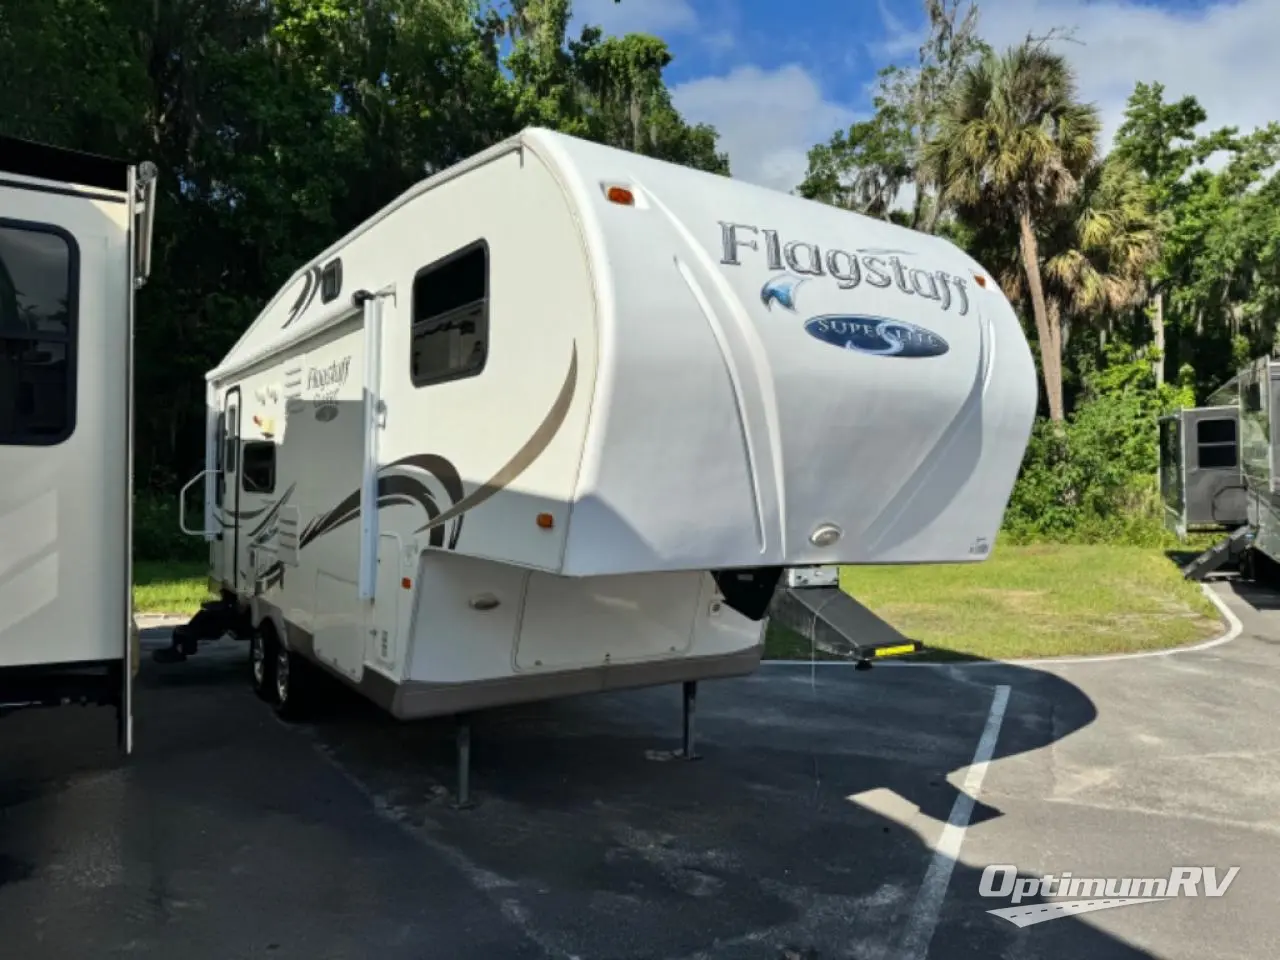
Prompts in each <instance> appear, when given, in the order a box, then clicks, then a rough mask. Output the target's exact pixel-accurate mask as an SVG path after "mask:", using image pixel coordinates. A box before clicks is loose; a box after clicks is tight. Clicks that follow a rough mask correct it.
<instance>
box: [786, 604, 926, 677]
mask: <svg viewBox="0 0 1280 960" xmlns="http://www.w3.org/2000/svg"><path fill="white" fill-rule="evenodd" d="M769 619H770V620H771V621H772V622H774V623H778V624H781V625H782V626H784V627H787V628H788V629H790V630H794V631H795V632H796V633H798V634H800V635H801V636H802V637H805V638H806V639H808V640H809V641H810V642H812V643H813V644H814V645H815V646H817V647H818V648H819V649H821V650H823V651H826V652H829V653H834V654H838V655H841V656H847V657H849V658H850V659H852V660H859V661H864V662H868V663H869V662H871V661H874V660H880V659H883V658H885V657H897V656H903V655H904V654H910V653H918V652H919V651H920V650H921V649H922V644H921V643H920V642H919V641H917V640H912V639H911V638H910V637H907V636H904V635H903V634H901V633H899V632H898V631H897V630H896V629H895V628H894V627H893V626H891V625H890V624H888V623H886V622H885V621H883V620H881V619H880V618H879V617H877V616H876V615H875V614H874V613H872V612H871V611H870V610H868V609H867V608H866V607H864V606H863V605H862V604H860V603H859V602H858V601H857V600H855V599H853V597H851V596H849V594H847V593H845V592H844V591H843V590H841V589H840V588H839V587H836V586H826V587H788V586H783V585H779V587H778V590H777V592H776V593H775V594H774V596H773V603H772V604H771V605H770V607H769Z"/></svg>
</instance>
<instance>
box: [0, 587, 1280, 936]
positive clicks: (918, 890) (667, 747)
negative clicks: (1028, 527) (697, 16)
mask: <svg viewBox="0 0 1280 960" xmlns="http://www.w3.org/2000/svg"><path fill="white" fill-rule="evenodd" d="M1218 589H1219V590H1220V591H1222V593H1223V595H1224V597H1225V599H1226V601H1227V603H1228V604H1229V605H1230V607H1231V608H1232V609H1233V610H1234V611H1236V613H1237V615H1238V616H1239V618H1240V620H1241V622H1242V626H1243V632H1242V633H1241V635H1240V636H1239V637H1238V638H1236V639H1234V640H1232V641H1231V642H1230V643H1227V644H1223V645H1219V646H1216V647H1212V648H1210V649H1205V650H1200V651H1196V652H1189V653H1179V654H1176V655H1171V656H1158V657H1147V658H1136V659H1127V660H1116V661H1111V662H1103V663H1072V664H1062V665H1053V666H1046V665H1042V664H1041V665H1028V666H1016V667H1015V666H996V665H985V666H984V665H977V666H956V667H945V668H931V667H888V666H885V667H880V668H877V669H875V670H872V671H869V672H859V671H854V670H851V669H849V668H847V667H842V666H837V667H819V668H813V669H810V668H809V667H805V666H767V667H765V668H764V669H762V670H761V672H760V673H758V674H757V675H755V676H753V677H751V678H747V679H743V680H734V681H725V682H721V683H716V684H706V685H704V687H703V689H702V693H701V698H700V702H699V713H698V724H699V734H700V740H699V746H700V752H701V754H702V759H700V760H697V761H694V762H687V761H683V760H679V759H674V758H673V757H672V754H671V752H672V751H673V750H675V749H676V748H677V747H678V746H679V732H680V693H679V690H678V689H666V688H664V689H656V690H647V691H636V692H631V693H624V694H613V695H607V696H595V697H583V698H577V699H572V700H565V701H559V702H555V703H549V704H537V705H531V706H527V707H519V708H513V709H509V710H503V711H496V712H493V713H490V714H486V715H483V716H482V717H480V718H479V719H478V720H477V722H476V725H475V728H474V734H473V744H474V753H475V756H474V767H473V770H474V772H473V784H474V790H475V794H476V800H477V805H476V806H475V807H474V808H473V809H469V810H457V809H454V807H453V806H452V805H451V802H450V801H451V790H452V786H453V782H454V781H453V767H452V763H453V739H452V733H453V727H452V725H451V724H449V723H442V722H431V723H422V724H411V725H402V724H397V723H395V722H394V721H392V720H390V719H389V718H385V717H383V716H382V715H380V714H379V713H378V712H377V711H376V710H374V709H373V708H372V707H366V706H365V705H364V704H363V703H362V702H360V701H358V700H355V699H354V698H345V697H344V698H341V699H340V700H339V702H337V703H336V704H335V705H334V707H333V709H331V710H330V711H329V712H328V713H327V715H326V716H324V717H322V718H321V719H319V720H318V721H317V722H315V723H312V724H308V725H303V726H298V727H288V726H285V725H283V724H281V723H280V722H278V721H276V720H275V719H274V717H272V715H271V714H270V711H269V710H268V709H267V708H266V707H265V706H263V705H262V704H261V703H259V702H258V701H257V700H256V699H255V698H254V697H253V695H252V693H251V692H250V691H249V688H248V683H247V679H246V676H245V670H246V662H245V654H244V650H243V648H241V647H238V646H235V645H233V644H230V643H220V644H217V645H214V647H211V648H210V649H208V650H207V651H205V652H204V653H202V654H201V655H200V657H199V658H197V659H195V660H192V661H191V662H190V663H188V664H185V665H180V666H164V667H161V666H157V665H155V664H152V663H150V662H149V661H144V666H143V675H142V678H141V691H140V693H139V697H138V700H139V702H138V707H137V721H136V740H137V750H136V753H135V755H134V757H133V758H132V759H131V760H130V761H129V762H128V763H127V764H120V763H118V762H117V761H116V760H115V758H114V746H113V740H112V738H113V734H114V729H113V725H112V722H111V719H110V715H109V714H105V713H99V712H96V711H91V710H84V709H77V708H68V709H66V710H59V711H44V712H41V711H35V712H30V713H26V714H22V713H20V714H15V715H12V716H9V717H6V718H3V719H0V944H3V947H0V955H3V956H4V957H10V956H12V957H15V958H23V960H26V958H33V960H34V958H45V957H51V958H52V957H57V958H66V957H82V956H95V957H97V956H116V955H129V956H141V957H165V958H170V957H175V956H178V955H179V954H181V955H182V956H184V957H189V958H191V960H200V958H211V960H212V958H217V960H231V958H242V957H243V958H248V957H272V958H295V957H296V958H300V960H302V958H305V960H321V958H356V957H378V958H388V960H390V958H400V957H405V958H408V957H415V958H424V957H430V958H433V960H435V958H451V957H458V958H468V960H470V958H476V960H486V958H506V957H513V958H523V957H531V958H533V957H537V958H543V957H550V958H575V957H576V958H581V960H615V958H616V960H621V958H672V960H675V958H704V957H705V958H716V960H720V958H724V960H737V958H743V960H746V958H787V960H794V958H812V960H818V958H836V957H841V958H843V957H849V958H868V960H869V958H886V960H887V958H900V957H901V958H903V960H919V958H924V957H926V956H927V957H930V958H933V960H959V958H970V957H973V958H977V957H983V958H991V957H1001V958H1006V957H1007V958H1015V957H1016V958H1028V960H1036V958H1045V960H1049V958H1055V960H1056V958H1068V957H1070V958H1077V957H1082V956H1087V957H1091V958H1094V957H1096V958H1125V960H1130V958H1140V957H1153V958H1161V960H1165V958H1169V960H1172V958H1191V957H1196V958H1199V957H1203V956H1213V957H1215V958H1222V960H1228V958H1246V957H1248V958H1261V957H1268V956H1277V955H1280V914H1277V912H1276V911H1275V910H1274V904H1275V902H1276V894H1275V891H1276V889H1277V888H1278V886H1280V760H1278V757H1280V750H1278V749H1277V747H1276V745H1275V743H1274V736H1273V730H1274V729H1275V727H1276V718H1277V715H1278V707H1277V704H1280V597H1277V596H1275V595H1273V594H1270V593H1267V592H1265V591H1261V590H1257V589H1246V588H1244V587H1240V588H1238V590H1239V593H1238V594H1237V593H1236V592H1235V590H1234V589H1233V588H1232V587H1231V586H1230V585H1225V584H1224V585H1220V586H1219V588H1218ZM149 639H151V640H152V641H158V637H157V636H156V635H154V634H153V635H152V636H151V637H150V638H149ZM1002 691H1003V692H1002ZM993 705H995V706H996V707H997V709H996V710H995V711H994V715H993ZM1000 707H1002V708H1003V710H1002V712H1001V710H1000V709H999V708H1000ZM984 744H985V745H986V749H987V750H988V752H989V754H990V761H989V763H983V762H982V761H983V760H984V759H985V755H984V753H983V749H984V747H983V745H984ZM975 757H976V758H977V760H978V762H977V763H975ZM961 788H966V789H964V790H962V789H961ZM966 797H968V798H972V802H970V800H968V799H965V798H966ZM957 801H959V802H957ZM948 822H950V826H948ZM948 854H954V857H952V856H949V855H948ZM988 864H1009V865H1013V866H1016V867H1017V869H1018V872H1019V874H1020V875H1021V876H1023V877H1032V878H1033V877H1040V876H1045V875H1049V874H1053V875H1055V876H1061V874H1062V873H1063V872H1064V871H1066V872H1070V873H1071V874H1072V875H1073V876H1074V877H1076V878H1082V877H1087V878H1127V877H1129V878H1151V877H1167V876H1168V875H1169V873H1170V870H1171V869H1173V868H1175V867H1183V866H1190V867H1208V866H1212V867H1214V868H1215V869H1216V871H1217V874H1218V877H1219V879H1221V878H1222V875H1224V874H1226V873H1227V871H1228V870H1229V868H1230V867H1232V866H1238V867H1239V868H1240V869H1239V872H1238V874H1236V875H1235V877H1234V879H1233V881H1232V883H1231V885H1230V887H1229V888H1228V889H1227V891H1226V893H1225V894H1224V895H1223V896H1222V897H1220V898H1206V897H1203V896H1200V897H1197V898H1194V899H1191V898H1187V897H1177V898H1171V899H1165V900H1162V901H1159V902H1150V903H1140V904H1135V905H1128V906H1123V907H1117V908H1113V909H1106V910H1097V911H1094V912H1089V913H1086V914H1081V915H1063V916H1059V917H1057V918H1055V919H1053V920H1051V921H1047V922H1043V923H1036V924H1034V925H1030V926H1025V927H1019V926H1016V925H1015V924H1013V923H1011V922H1010V921H1009V920H1007V919H1004V918H1002V917H999V916H993V915H991V914H989V913H987V912H986V911H988V910H991V909H995V908H1005V907H1008V906H1010V900H1009V898H1007V897H1006V898H1004V899H998V898H984V897H982V896H981V895H980V893H979V887H980V878H981V875H982V871H983V868H984V867H986V866H987V865H988ZM1045 899H1046V898H1043V897H1040V896H1038V895H1037V896H1033V897H1031V898H1030V899H1029V900H1028V901H1025V903H1030V904H1031V905H1032V906H1033V907H1043V906H1044V903H1045Z"/></svg>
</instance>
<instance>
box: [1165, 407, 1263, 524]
mask: <svg viewBox="0 0 1280 960" xmlns="http://www.w3.org/2000/svg"><path fill="white" fill-rule="evenodd" d="M1239 426H1240V411H1239V409H1238V408H1237V407H1235V406H1226V405H1223V406H1208V407H1191V408H1188V409H1186V410H1179V411H1178V412H1177V413H1172V414H1169V415H1168V416H1165V417H1161V418H1160V497H1161V499H1162V500H1163V501H1164V519H1165V526H1166V527H1168V529H1170V530H1172V531H1173V532H1174V533H1176V534H1177V535H1178V536H1179V537H1181V538H1185V537H1186V536H1187V535H1188V534H1189V533H1201V532H1210V531H1219V530H1220V531H1231V530H1235V529H1236V528H1237V527H1239V526H1240V525H1241V524H1243V523H1245V522H1246V521H1247V520H1248V515H1247V513H1246V498H1245V486H1244V475H1243V473H1242V470H1241V464H1240V443H1239Z"/></svg>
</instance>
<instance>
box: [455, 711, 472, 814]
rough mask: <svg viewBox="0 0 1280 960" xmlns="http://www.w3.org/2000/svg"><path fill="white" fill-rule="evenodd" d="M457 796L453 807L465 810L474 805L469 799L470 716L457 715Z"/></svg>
mask: <svg viewBox="0 0 1280 960" xmlns="http://www.w3.org/2000/svg"><path fill="white" fill-rule="evenodd" d="M457 745H458V797H457V800H456V801H455V802H454V807H456V808H457V809H459V810H466V809H468V808H470V807H473V806H475V804H474V803H472V801H471V718H470V717H466V716H462V717H458V731H457Z"/></svg>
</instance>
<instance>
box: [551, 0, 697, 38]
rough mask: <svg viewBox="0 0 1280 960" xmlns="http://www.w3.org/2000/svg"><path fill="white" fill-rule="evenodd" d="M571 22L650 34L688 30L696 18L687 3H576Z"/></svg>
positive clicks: (667, 0)
mask: <svg viewBox="0 0 1280 960" xmlns="http://www.w3.org/2000/svg"><path fill="white" fill-rule="evenodd" d="M573 19H574V20H575V21H578V22H579V23H590V24H594V25H595V26H598V27H603V28H604V31H605V33H612V34H619V35H621V34H624V33H653V34H657V35H658V36H663V35H669V34H672V33H677V32H679V31H685V30H691V29H692V28H693V27H695V26H697V23H698V17H697V14H695V13H694V12H693V7H692V6H691V5H690V3H689V0H622V2H620V3H617V2H615V0H577V2H576V3H575V4H574V5H573Z"/></svg>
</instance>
